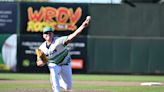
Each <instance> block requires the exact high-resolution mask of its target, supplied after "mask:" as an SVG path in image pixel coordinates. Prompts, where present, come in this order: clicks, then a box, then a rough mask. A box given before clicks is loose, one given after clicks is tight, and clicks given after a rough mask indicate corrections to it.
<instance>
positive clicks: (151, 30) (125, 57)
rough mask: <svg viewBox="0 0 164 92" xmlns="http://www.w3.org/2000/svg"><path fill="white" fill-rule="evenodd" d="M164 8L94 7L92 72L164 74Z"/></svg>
mask: <svg viewBox="0 0 164 92" xmlns="http://www.w3.org/2000/svg"><path fill="white" fill-rule="evenodd" d="M163 7H164V5H162V4H136V7H130V6H128V5H101V4H97V5H96V4H94V5H90V7H89V10H90V14H91V16H92V21H91V26H90V29H89V33H88V50H87V51H88V63H89V64H88V72H89V73H96V72H99V73H102V72H103V73H144V74H150V73H157V74H160V73H164V67H163V66H164V33H163V32H164V31H163V30H164V26H163V25H164V8H163Z"/></svg>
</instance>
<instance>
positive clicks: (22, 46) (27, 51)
mask: <svg viewBox="0 0 164 92" xmlns="http://www.w3.org/2000/svg"><path fill="white" fill-rule="evenodd" d="M19 42H20V43H19V44H18V58H17V59H18V61H19V62H18V64H17V70H18V72H48V68H47V66H44V67H37V66H36V55H35V49H36V48H38V47H39V46H40V45H41V44H42V42H43V39H42V35H41V34H40V35H39V34H38V35H24V36H20V41H19ZM86 48H87V46H86V38H85V37H78V38H76V39H75V40H73V42H71V43H69V44H68V49H69V50H70V55H71V57H72V69H78V70H81V71H83V70H84V68H85V65H84V63H85V61H86V57H87V53H86Z"/></svg>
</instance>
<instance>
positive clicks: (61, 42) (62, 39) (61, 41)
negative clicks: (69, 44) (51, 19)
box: [58, 36, 68, 45]
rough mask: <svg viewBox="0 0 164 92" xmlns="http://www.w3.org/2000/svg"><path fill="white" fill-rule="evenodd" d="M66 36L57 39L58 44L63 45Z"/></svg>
mask: <svg viewBox="0 0 164 92" xmlns="http://www.w3.org/2000/svg"><path fill="white" fill-rule="evenodd" d="M67 38H68V36H62V37H59V38H58V41H59V44H63V45H64V43H65V41H66V40H67Z"/></svg>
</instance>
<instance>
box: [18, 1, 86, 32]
mask: <svg viewBox="0 0 164 92" xmlns="http://www.w3.org/2000/svg"><path fill="white" fill-rule="evenodd" d="M20 11H21V12H20V13H21V19H20V21H21V34H34V33H38V32H42V29H43V28H44V27H45V26H50V27H52V28H53V29H54V33H56V34H61V35H63V34H65V35H66V34H69V33H72V32H74V31H75V30H76V29H77V28H78V27H79V26H80V25H81V24H82V22H83V21H84V20H85V17H86V16H87V15H88V5H87V4H70V3H68V4H62V3H39V4H38V3H20ZM86 32H87V31H86ZM86 32H84V33H82V34H86Z"/></svg>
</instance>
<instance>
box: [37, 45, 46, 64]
mask: <svg viewBox="0 0 164 92" xmlns="http://www.w3.org/2000/svg"><path fill="white" fill-rule="evenodd" d="M35 53H36V55H37V61H39V60H42V61H43V62H44V63H47V62H48V59H47V57H46V55H45V54H44V53H43V52H42V51H41V50H40V49H39V48H37V49H35Z"/></svg>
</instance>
